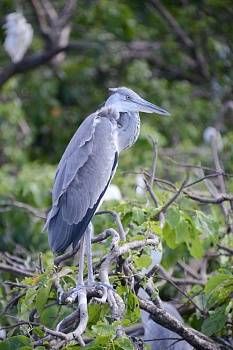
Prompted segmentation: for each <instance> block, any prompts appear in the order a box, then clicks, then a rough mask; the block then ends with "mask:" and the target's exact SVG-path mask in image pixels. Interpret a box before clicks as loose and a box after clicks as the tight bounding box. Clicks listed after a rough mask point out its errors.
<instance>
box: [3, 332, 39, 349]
mask: <svg viewBox="0 0 233 350" xmlns="http://www.w3.org/2000/svg"><path fill="white" fill-rule="evenodd" d="M16 349H17V350H31V349H32V346H31V341H30V339H29V338H28V337H25V336H24V335H16V336H14V337H11V338H9V339H7V340H5V341H2V342H1V343H0V350H16Z"/></svg>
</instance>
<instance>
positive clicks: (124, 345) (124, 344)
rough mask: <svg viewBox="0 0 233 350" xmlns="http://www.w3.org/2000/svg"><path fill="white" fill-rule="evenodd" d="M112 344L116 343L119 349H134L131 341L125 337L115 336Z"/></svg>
mask: <svg viewBox="0 0 233 350" xmlns="http://www.w3.org/2000/svg"><path fill="white" fill-rule="evenodd" d="M114 345H116V346H117V347H118V348H119V350H120V349H122V350H134V346H133V344H132V342H131V341H130V339H129V338H127V337H122V338H116V339H115V340H114Z"/></svg>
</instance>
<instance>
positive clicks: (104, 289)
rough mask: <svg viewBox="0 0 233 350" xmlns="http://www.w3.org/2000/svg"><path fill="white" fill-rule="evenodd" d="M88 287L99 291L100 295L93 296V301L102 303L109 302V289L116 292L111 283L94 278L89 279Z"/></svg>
mask: <svg viewBox="0 0 233 350" xmlns="http://www.w3.org/2000/svg"><path fill="white" fill-rule="evenodd" d="M86 287H87V288H88V289H89V288H90V289H91V290H95V291H98V294H99V295H100V296H99V295H98V296H94V297H93V301H95V302H97V303H100V304H105V303H106V302H107V298H108V290H109V289H111V290H112V291H113V292H114V289H113V287H112V286H111V285H110V284H107V283H102V282H96V281H94V280H91V281H90V280H88V281H87V284H86Z"/></svg>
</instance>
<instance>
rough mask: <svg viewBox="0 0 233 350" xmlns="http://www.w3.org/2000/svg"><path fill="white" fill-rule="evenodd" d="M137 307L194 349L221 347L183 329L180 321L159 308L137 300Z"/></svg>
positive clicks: (208, 349)
mask: <svg viewBox="0 0 233 350" xmlns="http://www.w3.org/2000/svg"><path fill="white" fill-rule="evenodd" d="M138 300H139V306H140V308H141V309H143V310H145V311H147V312H148V313H149V314H150V315H151V317H152V319H153V320H154V321H155V322H157V323H159V324H160V325H161V326H163V327H165V328H168V329H170V330H171V331H173V332H175V333H177V334H179V335H180V336H181V337H182V338H183V339H185V340H186V341H187V342H188V343H190V344H191V345H193V346H194V347H195V349H199V350H220V349H221V346H220V345H217V344H216V343H214V342H213V341H212V340H211V339H210V338H208V337H206V336H204V335H203V334H201V333H199V332H197V331H195V330H193V329H192V328H188V327H185V326H184V325H183V324H182V323H181V322H180V321H178V320H177V319H176V318H174V317H173V316H171V315H170V314H168V313H167V312H166V311H165V310H164V309H161V308H159V307H158V306H156V305H154V304H153V303H152V302H150V301H148V300H144V299H142V298H139V299H138Z"/></svg>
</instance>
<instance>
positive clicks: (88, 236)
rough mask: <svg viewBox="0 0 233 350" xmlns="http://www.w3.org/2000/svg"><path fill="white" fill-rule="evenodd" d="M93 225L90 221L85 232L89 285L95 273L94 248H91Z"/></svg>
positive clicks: (92, 281)
mask: <svg viewBox="0 0 233 350" xmlns="http://www.w3.org/2000/svg"><path fill="white" fill-rule="evenodd" d="M92 232H93V226H92V223H90V224H89V225H88V227H87V230H86V233H85V243H86V255H87V271H88V285H90V284H93V283H94V281H95V279H94V273H93V265H92V249H91V238H92Z"/></svg>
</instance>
